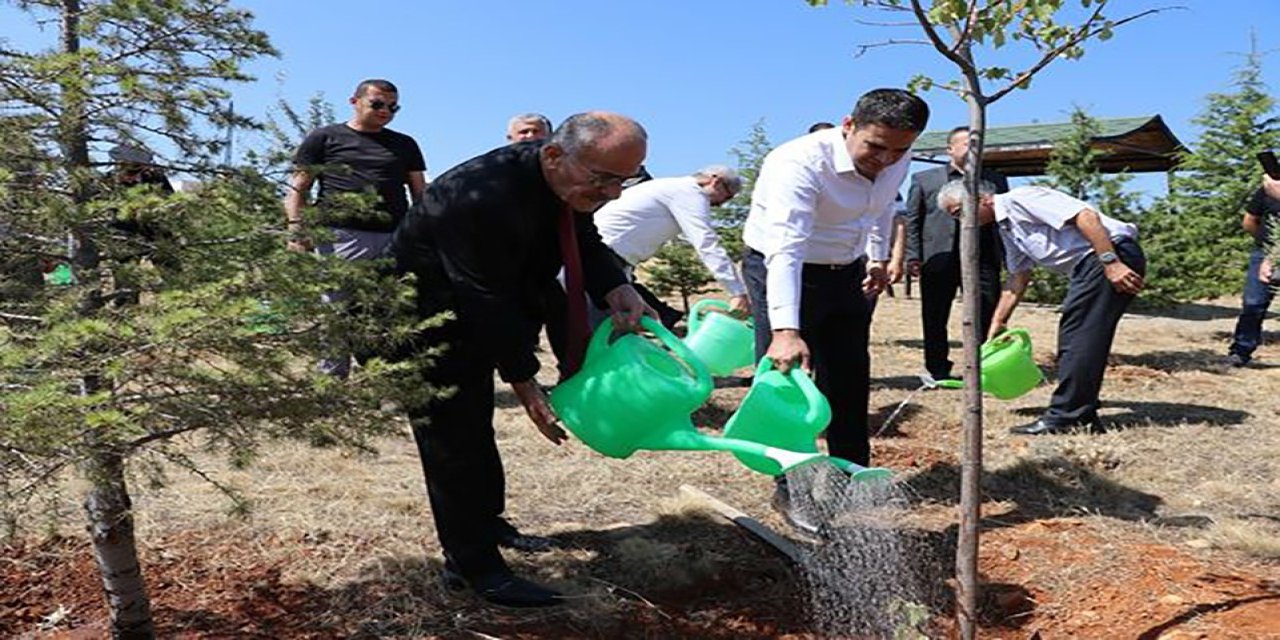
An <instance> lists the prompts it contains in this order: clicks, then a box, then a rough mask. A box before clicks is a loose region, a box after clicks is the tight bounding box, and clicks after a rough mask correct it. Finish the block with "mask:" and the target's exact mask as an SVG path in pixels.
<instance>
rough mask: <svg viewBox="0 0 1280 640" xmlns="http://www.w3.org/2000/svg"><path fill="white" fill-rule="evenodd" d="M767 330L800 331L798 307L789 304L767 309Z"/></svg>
mask: <svg viewBox="0 0 1280 640" xmlns="http://www.w3.org/2000/svg"><path fill="white" fill-rule="evenodd" d="M769 329H770V330H772V331H777V330H778V329H797V330H799V329H800V305H798V304H789V305H783V306H780V307H774V306H770V307H769Z"/></svg>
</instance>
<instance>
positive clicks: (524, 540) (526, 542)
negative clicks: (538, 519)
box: [496, 517, 556, 553]
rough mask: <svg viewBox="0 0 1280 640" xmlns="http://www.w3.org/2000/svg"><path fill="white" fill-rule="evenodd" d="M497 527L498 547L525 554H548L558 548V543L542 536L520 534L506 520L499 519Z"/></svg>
mask: <svg viewBox="0 0 1280 640" xmlns="http://www.w3.org/2000/svg"><path fill="white" fill-rule="evenodd" d="M496 526H497V535H498V546H499V547H502V548H504V549H512V550H515V551H521V552H524V553H547V552H548V551H551V550H553V549H555V548H556V541H555V540H552V539H551V538H544V537H542V536H530V535H525V534H523V533H520V530H518V529H516V528H515V526H514V525H512V524H511V523H510V522H507V519H506V518H502V517H499V518H498V524H497V525H496Z"/></svg>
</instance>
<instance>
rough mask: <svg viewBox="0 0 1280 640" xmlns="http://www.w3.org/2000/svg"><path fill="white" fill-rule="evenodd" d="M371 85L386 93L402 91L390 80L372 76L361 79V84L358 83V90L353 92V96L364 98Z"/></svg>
mask: <svg viewBox="0 0 1280 640" xmlns="http://www.w3.org/2000/svg"><path fill="white" fill-rule="evenodd" d="M369 87H373V88H374V89H377V90H378V91H382V92H385V93H400V90H399V89H397V88H396V85H394V84H391V81H390V80H383V79H381V78H370V79H368V80H361V81H360V84H358V85H356V92H355V93H354V94H352V97H355V98H363V97H364V94H365V92H366V91H368V90H369Z"/></svg>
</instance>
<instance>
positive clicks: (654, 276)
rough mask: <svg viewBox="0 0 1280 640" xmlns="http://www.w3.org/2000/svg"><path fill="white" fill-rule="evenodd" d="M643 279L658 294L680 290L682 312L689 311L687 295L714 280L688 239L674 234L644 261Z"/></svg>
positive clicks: (695, 293)
mask: <svg viewBox="0 0 1280 640" xmlns="http://www.w3.org/2000/svg"><path fill="white" fill-rule="evenodd" d="M644 280H645V282H646V283H648V285H649V287H650V288H651V289H653V292H654V293H656V294H658V295H660V296H669V295H673V294H680V300H681V302H683V303H684V314H685V316H686V317H687V316H688V315H689V297H690V296H695V295H698V294H699V293H706V292H708V291H710V290H711V288H710V286H708V285H710V284H711V283H712V282H714V281H715V277H714V276H712V275H711V271H709V270H708V269H707V267H706V265H704V264H702V258H700V257H699V256H698V252H697V251H695V250H694V248H693V247H692V246H690V245H689V243H688V242H685V241H684V240H683V239H680V238H677V239H675V240H672V241H671V242H668V243H666V244H664V245H662V248H661V249H659V250H658V253H656V254H654V256H653V258H651V259H649V260H646V261H645V262H644Z"/></svg>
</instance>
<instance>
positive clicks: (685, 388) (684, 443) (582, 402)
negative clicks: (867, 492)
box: [551, 317, 861, 471]
mask: <svg viewBox="0 0 1280 640" xmlns="http://www.w3.org/2000/svg"><path fill="white" fill-rule="evenodd" d="M641 324H642V326H643V327H644V328H645V329H646V330H648V331H649V332H651V333H652V334H653V336H654V338H656V341H655V340H654V339H653V338H648V337H646V336H642V335H639V334H635V333H625V334H622V335H620V336H614V335H613V322H612V321H611V320H609V321H606V322H604V323H602V324H601V325H600V327H599V328H597V329H596V332H595V335H594V336H592V338H591V343H590V344H589V345H588V347H587V353H586V358H585V362H584V364H583V366H582V370H581V371H579V372H578V373H576V374H574V375H573V376H572V377H570V378H569V379H568V380H565V381H564V382H562V383H560V384H559V385H557V386H556V388H555V389H553V390H552V391H551V406H552V408H554V409H555V411H556V414H557V415H558V416H559V417H560V419H561V421H563V422H564V424H565V426H566V427H568V429H569V431H571V432H573V435H574V436H576V437H577V438H578V439H579V440H581V441H582V442H583V443H585V444H586V445H587V446H588V447H591V448H592V449H594V450H596V451H598V452H600V453H602V454H604V455H606V456H609V457H612V458H626V457H629V456H630V455H631V454H633V453H635V452H636V451H637V450H640V449H648V450H653V451H663V450H697V451H732V452H734V453H740V454H749V455H753V456H756V457H759V458H765V459H767V460H770V461H771V462H772V464H773V465H774V466H771V467H769V468H770V469H779V470H781V471H787V470H790V469H793V468H796V467H799V466H802V465H806V464H810V463H813V462H819V461H824V460H831V461H836V460H835V459H833V458H829V457H828V456H824V455H822V454H819V453H816V452H799V451H788V450H785V449H782V448H779V447H775V446H771V445H769V444H762V443H759V442H752V441H749V440H741V439H734V438H718V437H715V436H708V435H704V434H702V433H699V432H698V430H697V429H696V428H695V427H694V426H693V422H692V421H691V420H690V418H689V416H690V414H692V413H693V411H694V410H695V409H697V408H698V407H699V406H701V405H702V403H703V402H705V401H706V400H707V398H708V397H710V396H711V388H712V383H711V374H710V372H708V371H707V368H706V365H704V364H702V362H701V361H700V360H699V359H698V358H697V357H696V356H694V355H693V352H692V351H690V350H689V348H688V347H687V346H686V345H685V344H684V343H683V342H681V341H680V339H679V338H677V337H676V336H675V335H674V334H672V333H671V332H670V331H667V330H666V329H665V328H664V327H663V326H662V325H661V324H659V323H658V322H657V321H656V320H653V319H651V318H648V317H645V318H643V319H642V320H641ZM836 462H838V463H840V464H842V465H844V466H845V468H847V465H849V464H851V463H845V462H844V461H836ZM854 467H855V468H854V469H853V471H857V470H860V469H861V467H857V466H856V465H854Z"/></svg>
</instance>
